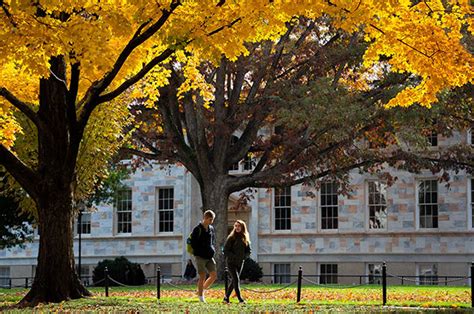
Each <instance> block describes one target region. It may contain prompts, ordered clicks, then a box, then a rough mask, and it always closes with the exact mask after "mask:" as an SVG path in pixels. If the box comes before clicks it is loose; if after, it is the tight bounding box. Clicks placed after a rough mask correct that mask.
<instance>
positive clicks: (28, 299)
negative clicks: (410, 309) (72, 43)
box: [20, 57, 90, 306]
mask: <svg viewBox="0 0 474 314" xmlns="http://www.w3.org/2000/svg"><path fill="white" fill-rule="evenodd" d="M50 64H51V72H52V73H54V76H51V77H49V78H47V79H46V78H42V79H41V80H40V107H39V110H38V118H39V119H40V120H41V121H42V123H41V124H40V127H38V174H39V177H40V179H39V182H38V183H37V184H36V185H37V187H36V190H37V193H36V195H35V197H34V198H35V203H36V207H37V209H38V218H39V231H40V244H39V254H38V265H37V267H36V274H35V279H34V282H33V286H32V288H31V290H30V291H29V292H28V294H27V295H26V296H25V297H24V298H23V300H21V301H20V305H22V306H34V305H36V304H38V303H40V302H41V303H43V302H61V301H64V300H69V299H77V298H82V297H84V296H89V295H90V292H89V291H87V289H86V288H85V287H84V286H83V285H82V283H81V282H80V280H79V278H78V276H77V274H76V269H75V263H74V251H73V240H72V237H73V233H72V221H73V219H72V218H73V213H74V210H73V196H72V194H73V193H72V192H73V188H72V186H73V183H75V178H74V173H75V171H74V170H75V164H76V159H77V148H78V145H79V143H78V142H77V141H76V142H74V141H73V139H75V138H76V136H77V130H76V129H75V126H76V124H75V123H73V122H72V121H73V120H75V116H74V115H75V114H74V111H75V109H74V107H73V106H71V104H69V106H68V102H67V99H68V91H67V87H66V84H65V81H66V65H65V63H64V60H63V58H62V57H54V58H51V61H50Z"/></svg>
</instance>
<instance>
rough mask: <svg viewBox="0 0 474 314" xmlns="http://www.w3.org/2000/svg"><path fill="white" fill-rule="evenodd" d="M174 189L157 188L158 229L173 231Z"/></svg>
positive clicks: (160, 230)
mask: <svg viewBox="0 0 474 314" xmlns="http://www.w3.org/2000/svg"><path fill="white" fill-rule="evenodd" d="M173 209H174V189H173V188H159V189H158V231H159V232H173V226H174V210H173Z"/></svg>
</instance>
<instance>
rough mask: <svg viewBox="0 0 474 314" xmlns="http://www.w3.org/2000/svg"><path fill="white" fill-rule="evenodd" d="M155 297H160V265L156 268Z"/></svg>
mask: <svg viewBox="0 0 474 314" xmlns="http://www.w3.org/2000/svg"><path fill="white" fill-rule="evenodd" d="M156 298H157V299H158V300H159V299H160V298H161V269H160V266H158V268H157V269H156Z"/></svg>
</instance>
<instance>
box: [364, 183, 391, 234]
mask: <svg viewBox="0 0 474 314" xmlns="http://www.w3.org/2000/svg"><path fill="white" fill-rule="evenodd" d="M368 196H369V229H385V228H387V185H386V184H385V183H383V182H378V181H370V182H369V195H368Z"/></svg>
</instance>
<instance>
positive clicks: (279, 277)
mask: <svg viewBox="0 0 474 314" xmlns="http://www.w3.org/2000/svg"><path fill="white" fill-rule="evenodd" d="M290 282H291V270H290V264H274V265H273V283H285V284H286V283H290Z"/></svg>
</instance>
